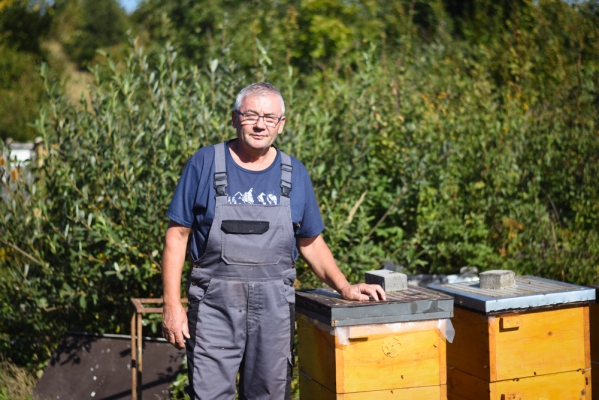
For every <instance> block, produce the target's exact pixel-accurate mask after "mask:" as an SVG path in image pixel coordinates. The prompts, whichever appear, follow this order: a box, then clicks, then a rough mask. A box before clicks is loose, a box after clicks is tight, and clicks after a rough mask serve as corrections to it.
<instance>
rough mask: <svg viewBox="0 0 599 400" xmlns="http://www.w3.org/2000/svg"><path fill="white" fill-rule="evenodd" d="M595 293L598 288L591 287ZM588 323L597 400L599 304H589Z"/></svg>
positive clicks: (598, 383) (594, 398) (598, 395)
mask: <svg viewBox="0 0 599 400" xmlns="http://www.w3.org/2000/svg"><path fill="white" fill-rule="evenodd" d="M592 287H593V288H594V289H595V291H596V290H597V289H599V286H592ZM589 321H590V323H589V324H590V326H591V369H594V370H595V372H594V373H593V374H592V377H593V386H594V387H595V392H594V395H593V400H599V390H598V389H597V388H598V387H599V386H598V385H599V304H597V303H595V304H591V305H590V306H589Z"/></svg>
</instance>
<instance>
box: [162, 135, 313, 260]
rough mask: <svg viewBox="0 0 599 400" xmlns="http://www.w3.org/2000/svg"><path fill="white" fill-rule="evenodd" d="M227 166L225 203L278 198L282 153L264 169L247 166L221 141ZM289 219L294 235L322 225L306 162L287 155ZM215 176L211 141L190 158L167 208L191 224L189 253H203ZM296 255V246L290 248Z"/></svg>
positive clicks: (305, 235) (310, 233) (170, 214)
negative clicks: (289, 168)
mask: <svg viewBox="0 0 599 400" xmlns="http://www.w3.org/2000/svg"><path fill="white" fill-rule="evenodd" d="M225 157H226V166H227V183H228V186H227V188H226V190H227V195H228V198H227V200H228V203H229V204H265V205H276V204H279V197H280V193H281V186H280V183H281V153H280V152H279V151H278V150H277V156H276V158H275V161H274V162H273V163H272V164H271V165H270V166H269V167H268V168H267V169H265V170H262V171H250V170H247V169H245V168H243V167H240V166H239V165H237V163H236V162H235V161H234V160H233V158H232V157H231V153H230V151H229V147H228V146H227V145H225ZM291 166H292V167H293V172H292V173H291V192H290V194H289V197H290V200H291V201H290V203H291V220H292V222H293V228H294V231H295V236H296V237H302V238H310V237H314V236H317V235H318V234H320V232H322V231H323V230H324V224H323V222H322V217H321V216H320V210H319V208H318V203H317V202H316V196H315V195H314V189H313V187H312V181H311V180H310V177H309V176H308V171H307V170H306V167H304V165H303V164H302V163H301V162H300V161H299V160H297V159H296V158H294V157H291ZM213 179H214V146H207V147H204V148H202V149H200V150H198V151H197V152H196V153H195V154H194V155H193V156H192V157H191V158H190V159H189V160H188V161H187V165H186V166H185V169H184V170H183V175H181V179H180V180H179V184H178V185H177V189H176V190H175V194H174V195H173V199H172V201H171V204H170V206H169V208H168V211H167V212H166V215H167V217H169V218H170V219H171V220H173V221H175V222H177V223H179V224H181V225H183V226H186V227H188V228H192V232H191V247H190V250H191V257H192V259H193V260H197V259H198V258H200V256H201V255H202V254H204V250H205V243H206V239H207V238H208V233H209V232H210V227H211V226H212V221H213V219H214V207H215V204H216V200H215V198H216V190H215V189H214V185H213ZM293 255H294V258H296V259H297V250H296V249H294V252H293Z"/></svg>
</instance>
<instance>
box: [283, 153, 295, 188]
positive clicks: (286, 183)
mask: <svg viewBox="0 0 599 400" xmlns="http://www.w3.org/2000/svg"><path fill="white" fill-rule="evenodd" d="M291 171H293V168H292V167H291V157H289V155H287V154H285V153H283V152H282V151H281V196H285V197H289V192H291Z"/></svg>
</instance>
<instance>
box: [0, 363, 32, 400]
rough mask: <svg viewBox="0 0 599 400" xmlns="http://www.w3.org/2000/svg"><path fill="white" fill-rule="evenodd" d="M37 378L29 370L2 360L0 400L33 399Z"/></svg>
mask: <svg viewBox="0 0 599 400" xmlns="http://www.w3.org/2000/svg"><path fill="white" fill-rule="evenodd" d="M36 383H37V379H36V378H35V376H33V375H32V374H31V373H30V372H29V371H27V370H25V369H24V368H20V367H18V366H16V365H15V364H13V363H11V362H8V361H0V400H31V399H32V397H31V394H32V393H33V389H35V384H36Z"/></svg>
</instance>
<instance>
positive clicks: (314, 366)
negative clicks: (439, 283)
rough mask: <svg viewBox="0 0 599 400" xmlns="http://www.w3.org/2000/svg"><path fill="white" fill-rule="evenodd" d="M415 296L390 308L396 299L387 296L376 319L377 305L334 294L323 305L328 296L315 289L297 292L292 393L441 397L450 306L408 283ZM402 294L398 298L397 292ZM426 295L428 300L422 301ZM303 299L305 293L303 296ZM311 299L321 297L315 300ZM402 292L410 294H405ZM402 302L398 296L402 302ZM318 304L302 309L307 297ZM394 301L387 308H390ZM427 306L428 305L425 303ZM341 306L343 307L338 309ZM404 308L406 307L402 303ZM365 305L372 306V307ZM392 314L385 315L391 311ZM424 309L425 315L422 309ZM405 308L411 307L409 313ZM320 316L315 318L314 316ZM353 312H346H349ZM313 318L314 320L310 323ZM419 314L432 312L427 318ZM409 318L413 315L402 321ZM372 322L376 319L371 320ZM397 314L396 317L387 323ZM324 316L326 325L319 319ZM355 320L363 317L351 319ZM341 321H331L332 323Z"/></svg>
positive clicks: (364, 399) (358, 399) (368, 398)
mask: <svg viewBox="0 0 599 400" xmlns="http://www.w3.org/2000/svg"><path fill="white" fill-rule="evenodd" d="M409 290H410V291H411V292H412V295H414V294H415V293H416V294H417V295H418V296H419V299H420V301H421V303H420V304H418V301H416V302H415V301H414V296H411V299H412V300H413V301H412V302H408V301H404V305H405V307H403V308H402V307H401V306H398V304H397V296H398V295H395V298H392V297H393V295H391V296H390V293H388V294H387V298H388V301H387V302H385V303H387V304H386V308H387V310H383V311H384V313H387V314H388V315H386V316H384V317H382V319H384V320H385V321H383V322H382V323H381V322H380V319H381V316H380V315H379V316H376V314H377V310H376V307H379V311H380V307H381V306H383V304H384V303H382V302H378V303H375V302H371V303H355V302H345V301H344V300H341V299H335V301H334V302H332V303H334V304H332V303H331V302H329V304H328V305H330V306H332V308H333V312H331V309H330V308H328V309H327V307H326V306H324V307H323V304H322V303H323V302H324V303H326V302H327V301H328V300H330V299H327V298H326V297H327V296H326V295H325V294H324V293H323V291H322V290H321V291H319V292H320V294H316V295H314V293H313V292H312V293H309V292H307V293H306V292H304V293H301V292H299V293H298V296H297V299H298V302H297V305H296V310H297V311H298V313H299V316H298V346H299V348H298V354H299V371H300V396H301V398H302V399H304V400H308V399H310V400H315V399H319V400H320V399H322V400H327V399H345V400H372V399H377V400H378V399H381V400H386V399H422V400H431V399H446V398H447V386H446V357H445V356H446V353H445V350H446V345H445V324H446V323H447V320H446V319H444V318H447V317H450V316H451V312H452V309H453V302H452V300H451V297H449V296H445V297H441V298H439V297H438V296H439V295H442V294H440V293H435V292H431V291H427V290H426V289H421V288H410V289H409ZM396 293H399V292H396ZM405 295H406V293H403V294H402V296H405ZM426 295H428V296H431V297H432V298H433V299H434V300H423V299H424V298H425V297H426ZM308 296H311V297H308ZM319 297H322V299H321V298H319ZM408 297H410V296H408ZM404 300H405V299H404ZM310 301H312V302H313V303H312V305H317V306H318V307H320V308H318V307H310V305H309V304H307V303H308V302H310ZM393 303H395V307H393ZM432 303H434V307H431V304H432ZM344 306H345V307H344ZM335 307H340V308H342V309H343V310H342V311H344V312H345V315H346V316H347V315H349V314H351V312H352V310H351V308H355V307H370V308H371V309H365V308H363V309H361V310H353V311H354V314H355V315H357V317H356V318H353V317H352V316H350V317H349V318H348V320H351V321H349V323H351V325H348V324H347V323H348V320H345V321H340V320H338V319H335V318H336V317H335V315H334V309H335ZM410 307H412V308H410ZM372 308H375V310H374V311H373V310H372ZM394 308H395V311H396V312H397V313H398V314H397V315H395V316H392V315H391V313H392V312H393V310H394ZM425 310H428V311H429V312H428V313H424V312H423V311H425ZM405 311H414V312H412V313H411V314H409V315H406V314H402V312H405ZM319 313H322V314H326V317H323V315H322V314H319ZM355 315H354V317H355ZM317 317H320V318H319V319H318V320H317V319H316V318H317ZM426 317H435V319H427V320H424V319H423V318H426ZM410 318H416V319H420V320H417V321H410ZM377 319H379V321H376V320H377ZM398 319H399V320H401V319H403V320H404V321H403V322H401V321H400V322H394V320H395V321H397V320H398ZM373 320H375V321H374V322H377V323H374V324H373V323H370V322H373ZM325 321H326V322H325ZM357 322H366V323H365V324H357ZM343 323H346V324H345V325H342V326H339V324H343Z"/></svg>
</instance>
